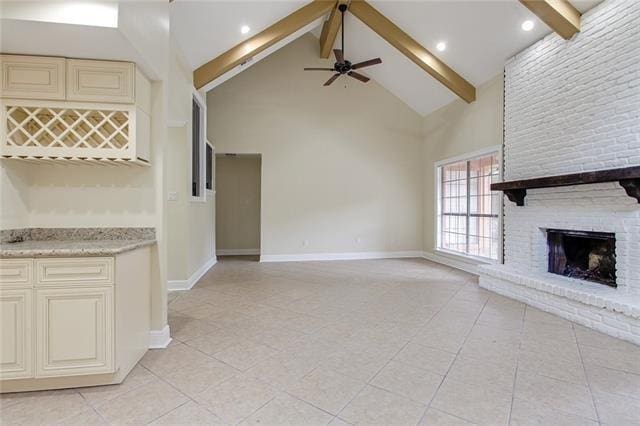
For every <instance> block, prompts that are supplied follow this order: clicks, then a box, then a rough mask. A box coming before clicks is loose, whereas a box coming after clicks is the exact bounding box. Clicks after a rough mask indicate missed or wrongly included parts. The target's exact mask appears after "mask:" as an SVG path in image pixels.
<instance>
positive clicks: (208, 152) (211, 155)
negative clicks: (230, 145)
mask: <svg viewBox="0 0 640 426" xmlns="http://www.w3.org/2000/svg"><path fill="white" fill-rule="evenodd" d="M204 147H205V149H204V152H205V171H204V173H205V183H204V187H205V189H206V190H207V192H209V193H211V192H213V191H214V180H215V179H214V176H215V170H214V167H215V163H216V160H215V157H216V153H215V150H214V148H213V145H212V144H211V142H209V141H207V142H206V143H205V146H204Z"/></svg>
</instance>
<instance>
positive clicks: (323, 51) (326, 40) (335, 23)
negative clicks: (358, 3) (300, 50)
mask: <svg viewBox="0 0 640 426" xmlns="http://www.w3.org/2000/svg"><path fill="white" fill-rule="evenodd" d="M342 3H345V4H346V1H345V0H339V1H336V4H335V6H334V8H333V10H332V11H331V15H329V19H327V20H326V21H325V22H324V24H323V25H322V33H321V34H320V57H321V58H328V57H329V55H331V50H332V49H333V45H334V43H335V42H336V37H337V36H338V31H340V24H342V13H340V11H339V10H338V5H339V4H342Z"/></svg>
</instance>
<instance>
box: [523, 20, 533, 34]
mask: <svg viewBox="0 0 640 426" xmlns="http://www.w3.org/2000/svg"><path fill="white" fill-rule="evenodd" d="M533 26H534V23H533V21H532V20H530V19H527V20H526V21H524V22H523V23H522V25H521V27H522V29H523V30H524V31H531V30H532V29H533Z"/></svg>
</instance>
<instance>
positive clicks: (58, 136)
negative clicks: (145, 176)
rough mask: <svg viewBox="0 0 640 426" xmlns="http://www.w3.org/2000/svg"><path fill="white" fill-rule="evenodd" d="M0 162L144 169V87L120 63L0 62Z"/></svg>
mask: <svg viewBox="0 0 640 426" xmlns="http://www.w3.org/2000/svg"><path fill="white" fill-rule="evenodd" d="M0 63H1V66H2V87H1V90H0V97H1V98H3V99H2V102H0V106H1V109H0V124H1V127H0V139H1V140H0V156H2V157H3V158H10V159H17V160H24V161H41V160H46V161H55V162H56V163H58V162H71V163H77V162H82V163H87V162H93V163H95V162H96V161H99V162H100V163H102V164H138V165H148V164H149V160H150V156H151V147H150V140H151V83H150V82H149V80H147V78H146V77H144V75H142V73H140V71H138V70H137V69H136V66H135V64H133V63H131V62H121V61H101V60H91V59H66V58H53V57H44V56H20V55H0Z"/></svg>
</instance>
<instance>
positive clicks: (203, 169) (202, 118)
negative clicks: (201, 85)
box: [188, 90, 207, 203]
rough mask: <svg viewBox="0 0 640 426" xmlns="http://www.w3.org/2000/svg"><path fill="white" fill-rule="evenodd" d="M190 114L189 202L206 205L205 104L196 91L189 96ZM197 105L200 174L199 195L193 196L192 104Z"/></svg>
mask: <svg viewBox="0 0 640 426" xmlns="http://www.w3.org/2000/svg"><path fill="white" fill-rule="evenodd" d="M191 100H192V102H191V104H190V105H191V108H192V110H191V114H190V118H189V124H190V126H189V177H188V179H189V189H188V191H189V200H190V201H191V202H197V203H206V202H207V189H206V158H205V157H206V148H205V147H206V144H207V135H206V130H207V104H206V102H205V100H204V98H203V97H202V95H201V94H200V93H199V92H198V91H196V90H193V91H192V95H191ZM194 102H195V103H197V104H198V107H199V108H200V120H199V121H200V123H199V124H200V126H199V127H200V129H199V133H200V141H199V145H198V149H199V153H200V158H199V165H200V173H199V175H198V178H199V179H198V180H199V182H198V186H199V189H200V191H199V193H200V195H197V196H195V195H193V103H194Z"/></svg>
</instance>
